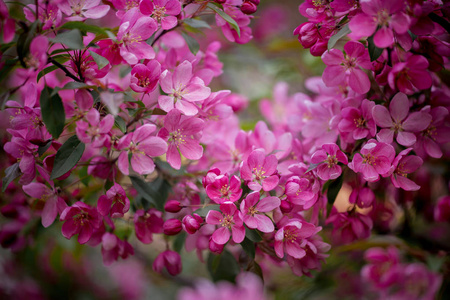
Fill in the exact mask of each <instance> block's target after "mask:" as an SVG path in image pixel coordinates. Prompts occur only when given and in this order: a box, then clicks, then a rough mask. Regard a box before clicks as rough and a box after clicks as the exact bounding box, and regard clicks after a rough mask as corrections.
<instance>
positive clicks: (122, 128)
mask: <svg viewBox="0 0 450 300" xmlns="http://www.w3.org/2000/svg"><path fill="white" fill-rule="evenodd" d="M114 124H115V125H116V126H117V128H119V129H120V131H122V133H125V132H127V124H126V123H125V121H124V120H123V119H122V118H121V117H120V116H116V117H115V119H114Z"/></svg>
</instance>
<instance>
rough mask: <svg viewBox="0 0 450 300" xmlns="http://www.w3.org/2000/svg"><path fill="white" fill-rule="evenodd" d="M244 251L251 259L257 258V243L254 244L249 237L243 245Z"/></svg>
mask: <svg viewBox="0 0 450 300" xmlns="http://www.w3.org/2000/svg"><path fill="white" fill-rule="evenodd" d="M241 246H242V249H244V251H245V253H247V254H248V256H249V257H250V258H253V259H254V258H255V251H256V250H255V243H254V242H252V241H251V240H250V239H248V238H247V237H246V238H244V240H243V241H242V243H241Z"/></svg>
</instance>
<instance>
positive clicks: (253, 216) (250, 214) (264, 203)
mask: <svg viewBox="0 0 450 300" xmlns="http://www.w3.org/2000/svg"><path fill="white" fill-rule="evenodd" d="M280 203H281V201H280V199H279V198H277V197H265V198H262V199H260V195H259V192H253V193H250V194H248V196H247V197H246V198H245V199H244V200H242V202H241V205H240V209H241V213H242V216H243V221H244V223H245V225H247V227H248V228H250V229H258V230H259V231H261V232H272V231H274V229H275V227H274V226H273V222H272V220H271V219H270V218H269V217H267V216H266V215H264V214H261V213H266V212H270V211H272V210H274V209H275V208H277V207H279V206H280Z"/></svg>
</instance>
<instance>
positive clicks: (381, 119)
mask: <svg viewBox="0 0 450 300" xmlns="http://www.w3.org/2000/svg"><path fill="white" fill-rule="evenodd" d="M372 117H373V119H374V120H375V123H376V124H377V125H378V126H380V127H382V128H390V127H391V126H392V118H391V114H390V113H389V111H388V110H387V108H386V107H384V106H382V105H375V106H374V107H373V108H372Z"/></svg>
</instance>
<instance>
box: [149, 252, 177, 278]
mask: <svg viewBox="0 0 450 300" xmlns="http://www.w3.org/2000/svg"><path fill="white" fill-rule="evenodd" d="M164 268H166V269H167V272H169V274H170V275H172V276H176V275H178V274H180V273H181V270H182V265H181V257H180V254H178V253H177V252H175V251H171V250H166V251H164V252H161V253H160V254H159V255H158V256H157V257H156V258H155V260H154V261H153V270H154V271H155V272H158V273H161V272H162V270H163V269H164Z"/></svg>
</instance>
